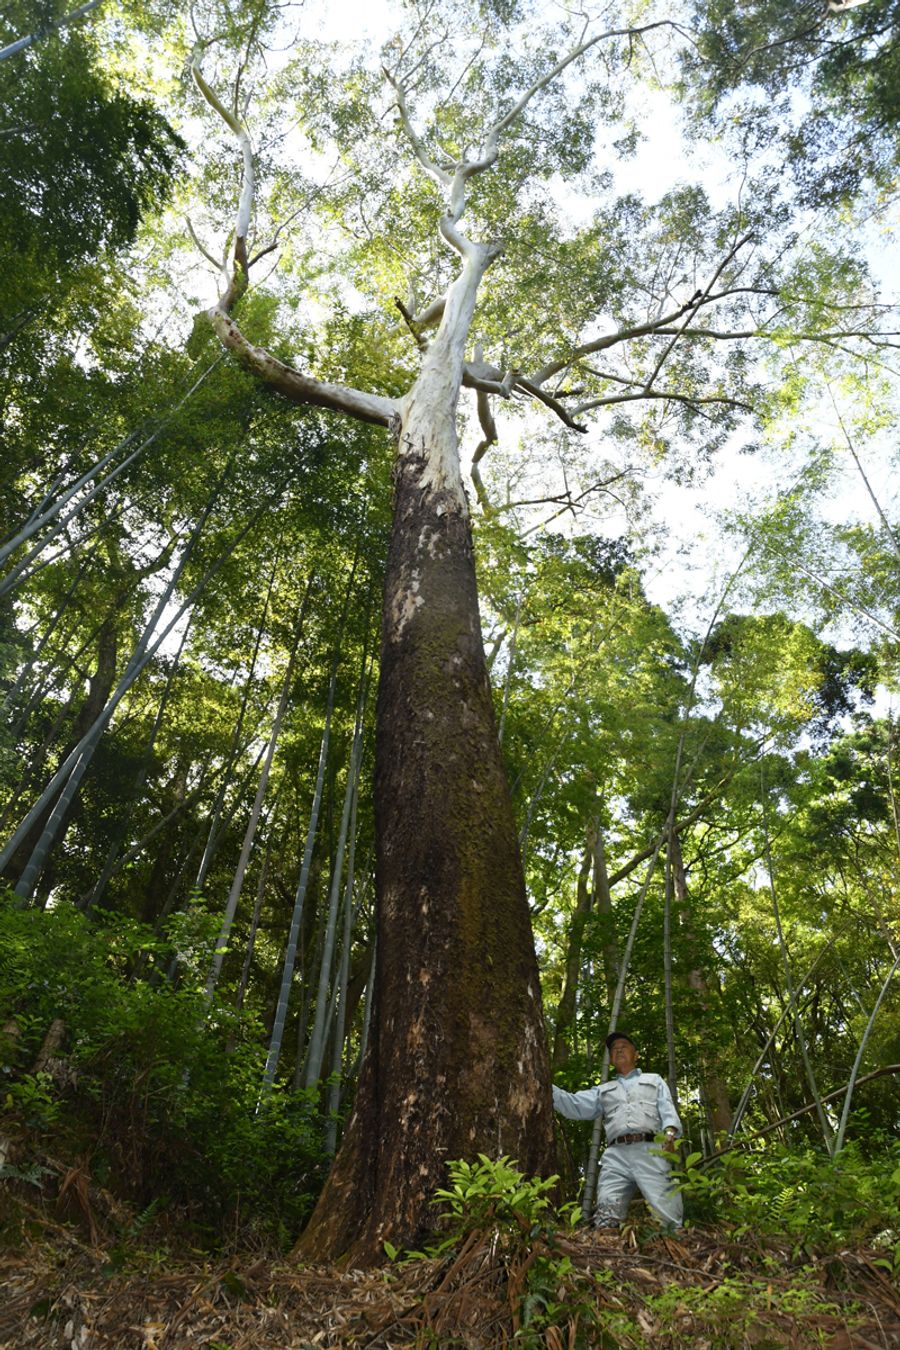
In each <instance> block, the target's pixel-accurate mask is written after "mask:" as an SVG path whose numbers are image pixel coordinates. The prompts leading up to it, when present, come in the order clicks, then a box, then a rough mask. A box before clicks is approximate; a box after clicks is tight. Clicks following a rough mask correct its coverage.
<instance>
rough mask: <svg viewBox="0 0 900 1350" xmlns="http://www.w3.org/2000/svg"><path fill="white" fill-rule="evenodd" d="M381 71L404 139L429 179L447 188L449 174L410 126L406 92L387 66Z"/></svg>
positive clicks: (449, 182)
mask: <svg viewBox="0 0 900 1350" xmlns="http://www.w3.org/2000/svg"><path fill="white" fill-rule="evenodd" d="M381 69H382V70H383V72H384V78H385V79H386V80H387V82H388V84H389V85H390V86H391V88H392V89H393V91H394V93H395V94H396V95H397V111H398V112H399V114H400V125H401V126H402V127H403V130H404V132H405V133H406V139H407V140H408V141H409V143H410V145H411V146H412V148H413V152H414V154H415V156H416V159H417V160H418V161H419V163H420V164H421V166H422V168H423V169H424V170H425V172H426V173H427V174H428V176H429V178H432V179H434V181H435V182H436V183H437V184H438V185H439V186H440V187H444V188H447V187H449V186H450V184H451V181H452V179H451V177H450V175H449V173H447V171H446V169H442V168H441V167H440V165H439V164H435V162H434V160H433V159H432V158H431V156H430V155H429V153H428V151H427V150H426V149H425V142H424V141H423V140H422V138H421V136H420V135H419V134H418V132H417V131H416V129H415V127H414V126H413V124H412V120H411V119H410V116H409V109H408V107H407V106H406V90H405V89H404V87H403V85H402V84H401V83H400V81H399V80H398V79H395V78H394V76H393V75H392V74H391V72H390V71H389V70H388V68H387V66H382V67H381Z"/></svg>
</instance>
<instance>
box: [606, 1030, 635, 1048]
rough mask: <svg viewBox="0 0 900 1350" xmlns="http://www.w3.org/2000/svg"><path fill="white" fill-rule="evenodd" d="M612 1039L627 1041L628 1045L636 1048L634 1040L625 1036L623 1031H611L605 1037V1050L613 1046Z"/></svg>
mask: <svg viewBox="0 0 900 1350" xmlns="http://www.w3.org/2000/svg"><path fill="white" fill-rule="evenodd" d="M614 1041H627V1042H628V1044H629V1045H633V1046H634V1048H635V1050H636V1049H637V1046H636V1045H634V1041H633V1040H632V1039H631V1037H630V1036H627V1035H626V1034H625V1032H624V1031H611V1032H610V1033H609V1035H608V1036H607V1038H606V1048H607V1050H611V1049H612V1048H613V1042H614Z"/></svg>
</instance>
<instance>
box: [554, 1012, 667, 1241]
mask: <svg viewBox="0 0 900 1350" xmlns="http://www.w3.org/2000/svg"><path fill="white" fill-rule="evenodd" d="M606 1048H607V1050H608V1051H609V1058H610V1062H611V1064H612V1066H613V1068H614V1069H615V1071H616V1077H615V1078H614V1079H612V1081H611V1082H609V1083H601V1084H600V1086H599V1087H593V1088H585V1090H584V1091H583V1092H564V1091H563V1089H562V1088H558V1087H555V1086H554V1088H553V1105H554V1107H555V1108H556V1110H557V1111H558V1112H559V1113H560V1115H562V1116H566V1117H568V1119H569V1120H596V1118H597V1117H598V1116H601V1117H602V1118H603V1123H604V1126H605V1128H606V1151H605V1152H604V1154H603V1162H602V1163H601V1165H600V1184H599V1186H598V1188H597V1206H596V1210H595V1212H594V1227H595V1228H618V1227H619V1224H620V1223H621V1222H622V1220H623V1219H624V1218H625V1215H626V1213H627V1211H628V1202H629V1200H631V1198H632V1196H633V1195H634V1193H635V1192H636V1191H640V1193H641V1195H642V1196H643V1197H644V1199H645V1200H646V1201H647V1204H648V1205H650V1207H651V1209H653V1210H654V1212H655V1213H656V1214H657V1216H658V1217H659V1218H660V1219H661V1220H662V1222H663V1223H664V1224H667V1225H671V1226H672V1227H674V1228H680V1227H681V1221H682V1217H683V1212H682V1203H681V1195H680V1193H679V1192H678V1190H677V1189H676V1188H675V1187H673V1186H672V1185H671V1183H670V1179H669V1162H668V1159H666V1158H664V1157H661V1156H660V1152H659V1145H658V1144H657V1143H656V1142H655V1139H654V1136H655V1135H657V1134H659V1133H660V1132H661V1131H663V1132H664V1133H665V1136H666V1137H665V1142H664V1144H663V1145H662V1147H663V1150H664V1151H665V1152H666V1153H670V1154H672V1153H674V1152H675V1141H676V1140H677V1139H678V1137H679V1135H680V1134H681V1121H680V1120H679V1119H678V1114H677V1112H676V1110H675V1105H674V1103H673V1101H672V1096H671V1093H670V1092H669V1088H668V1085H667V1084H666V1080H665V1079H664V1078H660V1076H659V1074H658V1073H642V1072H641V1070H640V1069H639V1068H637V1046H636V1045H635V1043H634V1041H633V1040H632V1039H631V1037H630V1036H626V1035H625V1033H624V1032H622V1031H613V1032H612V1033H611V1034H610V1035H609V1036H607V1038H606Z"/></svg>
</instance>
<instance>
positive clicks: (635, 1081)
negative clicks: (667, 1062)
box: [553, 1069, 681, 1143]
mask: <svg viewBox="0 0 900 1350" xmlns="http://www.w3.org/2000/svg"><path fill="white" fill-rule="evenodd" d="M553 1105H554V1107H555V1108H556V1110H557V1111H558V1112H559V1113H560V1115H563V1116H567V1117H568V1118H569V1120H596V1118H597V1116H602V1117H603V1125H604V1128H605V1130H606V1138H607V1141H608V1142H610V1143H612V1142H614V1141H615V1140H616V1139H618V1138H619V1136H620V1135H622V1134H659V1133H660V1131H661V1130H666V1129H668V1128H669V1126H670V1125H671V1126H673V1127H674V1128H675V1129H676V1130H677V1131H678V1133H679V1134H680V1133H681V1121H680V1120H679V1119H678V1113H677V1112H676V1110H675V1106H674V1104H673V1102H672V1096H671V1093H670V1092H669V1087H668V1084H667V1083H666V1080H665V1079H664V1078H661V1077H660V1075H659V1074H658V1073H642V1072H641V1070H640V1069H634V1070H632V1072H631V1073H630V1074H628V1075H627V1077H625V1078H613V1079H611V1080H610V1082H608V1083H601V1084H600V1085H599V1086H598V1087H593V1088H585V1089H584V1091H582V1092H566V1091H564V1089H563V1088H558V1087H554V1089H553Z"/></svg>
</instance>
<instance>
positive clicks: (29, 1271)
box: [0, 1197, 900, 1350]
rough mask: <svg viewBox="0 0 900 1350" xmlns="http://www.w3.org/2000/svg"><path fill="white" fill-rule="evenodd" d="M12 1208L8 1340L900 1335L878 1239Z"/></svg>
mask: <svg viewBox="0 0 900 1350" xmlns="http://www.w3.org/2000/svg"><path fill="white" fill-rule="evenodd" d="M76 1201H77V1197H76ZM0 1208H2V1205H0ZM16 1208H17V1211H18V1215H19V1217H20V1219H21V1220H22V1221H21V1222H20V1223H18V1224H16V1228H17V1232H16V1241H15V1242H14V1243H13V1244H12V1245H10V1246H9V1247H7V1249H6V1250H5V1251H4V1250H3V1249H0V1350H20V1348H23V1347H30V1346H35V1347H51V1346H52V1347H54V1348H56V1347H65V1350H94V1347H97V1350H99V1348H100V1347H116V1348H117V1350H118V1348H119V1347H121V1348H122V1350H125V1348H126V1347H128V1348H129V1350H131V1348H132V1347H133V1348H134V1350H172V1348H174V1347H187V1346H192V1347H193V1346H206V1347H208V1348H209V1350H265V1348H266V1347H270V1346H271V1347H273V1350H274V1348H275V1347H292V1348H293V1350H313V1348H315V1350H344V1348H345V1347H348V1348H349V1347H371V1350H376V1348H377V1350H391V1348H392V1347H395V1346H398V1347H399V1346H421V1347H454V1346H458V1347H462V1348H463V1350H469V1348H471V1350H482V1348H484V1350H492V1348H493V1347H497V1348H498V1350H499V1348H500V1347H505V1346H509V1347H511V1350H512V1347H535V1350H537V1348H539V1347H546V1348H547V1350H576V1348H577V1347H599V1348H600V1350H618V1348H619V1347H621V1350H632V1348H634V1350H643V1348H644V1347H666V1348H668V1350H677V1348H678V1347H682V1346H684V1347H687V1346H690V1347H692V1348H693V1350H719V1347H744V1346H748V1347H750V1346H752V1347H756V1348H757V1350H778V1348H779V1347H783V1346H790V1347H806V1346H810V1347H812V1346H816V1347H827V1348H828V1350H869V1348H870V1347H876V1346H877V1347H891V1346H900V1295H898V1291H897V1288H896V1286H895V1284H894V1282H893V1280H892V1278H891V1276H890V1274H889V1273H888V1272H887V1271H886V1270H885V1269H884V1268H883V1266H882V1265H880V1264H879V1263H878V1262H879V1255H880V1254H879V1253H878V1252H875V1251H865V1250H859V1251H841V1252H839V1253H837V1254H832V1255H830V1256H816V1255H815V1254H814V1253H811V1252H809V1251H806V1252H805V1253H804V1254H802V1255H799V1254H797V1253H791V1251H790V1249H789V1248H788V1247H787V1246H785V1247H783V1248H782V1247H779V1246H778V1245H773V1244H772V1243H771V1242H767V1243H766V1244H763V1243H761V1242H757V1241H754V1240H752V1239H750V1238H749V1237H748V1236H744V1237H743V1238H741V1239H740V1240H736V1239H735V1238H734V1237H729V1236H727V1235H726V1234H724V1233H722V1232H718V1231H714V1230H699V1229H691V1230H688V1231H687V1232H685V1233H683V1234H679V1235H678V1237H677V1238H676V1237H665V1236H662V1235H659V1234H655V1235H654V1234H653V1233H652V1232H650V1231H649V1230H647V1231H642V1230H641V1229H640V1228H634V1229H630V1228H626V1229H625V1230H623V1232H622V1233H621V1234H595V1233H592V1232H589V1231H586V1230H575V1231H573V1232H568V1233H565V1234H563V1233H558V1234H546V1233H545V1234H543V1235H539V1236H538V1237H537V1238H536V1239H534V1240H532V1241H527V1240H523V1239H518V1240H517V1241H516V1242H514V1243H511V1244H509V1243H508V1244H507V1245H506V1246H504V1244H503V1243H498V1242H497V1240H496V1239H492V1238H491V1237H490V1236H488V1235H484V1234H480V1233H474V1234H470V1236H469V1238H468V1239H467V1240H466V1241H465V1243H464V1244H463V1246H462V1248H461V1249H460V1250H458V1251H455V1252H451V1253H449V1254H447V1255H444V1256H443V1257H441V1258H436V1259H416V1260H412V1261H407V1262H405V1263H404V1262H396V1263H394V1264H393V1265H387V1266H385V1267H382V1268H380V1269H370V1270H338V1269H334V1268H325V1267H309V1266H307V1267H301V1266H299V1265H297V1264H296V1263H293V1262H291V1261H290V1260H289V1259H286V1258H282V1259H280V1260H278V1259H275V1260H273V1259H272V1258H271V1257H270V1256H268V1255H260V1253H259V1252H258V1251H257V1252H245V1253H237V1254H236V1255H234V1256H232V1257H231V1258H230V1259H225V1258H221V1259H214V1258H212V1257H210V1256H208V1255H203V1254H202V1253H199V1252H195V1253H191V1252H190V1250H189V1249H185V1250H184V1251H182V1252H179V1251H178V1250H177V1249H176V1248H173V1247H172V1246H170V1245H167V1244H165V1243H163V1244H162V1245H160V1246H156V1247H154V1245H153V1242H152V1239H151V1235H150V1233H149V1232H144V1233H142V1234H141V1235H140V1238H139V1239H135V1240H134V1241H133V1242H132V1243H130V1244H129V1245H128V1246H127V1247H126V1246H123V1245H122V1244H121V1243H120V1244H119V1245H114V1244H112V1243H108V1242H106V1241H104V1239H103V1236H102V1232H101V1228H100V1225H99V1223H97V1224H95V1223H94V1220H93V1217H92V1215H90V1211H88V1214H85V1213H82V1214H81V1215H80V1216H79V1215H77V1216H76V1217H75V1218H74V1219H71V1218H70V1219H68V1220H67V1221H64V1222H60V1216H59V1215H58V1214H57V1215H56V1216H53V1215H52V1214H50V1213H49V1212H48V1211H47V1210H46V1208H44V1207H40V1208H39V1207H38V1206H29V1205H27V1204H26V1205H24V1206H23V1205H22V1204H21V1203H20V1202H19V1201H18V1200H16ZM89 1215H90V1218H89V1217H88V1216H89ZM7 1217H8V1211H7ZM91 1230H93V1231H91ZM6 1231H7V1233H9V1226H8V1225H7V1226H6Z"/></svg>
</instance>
